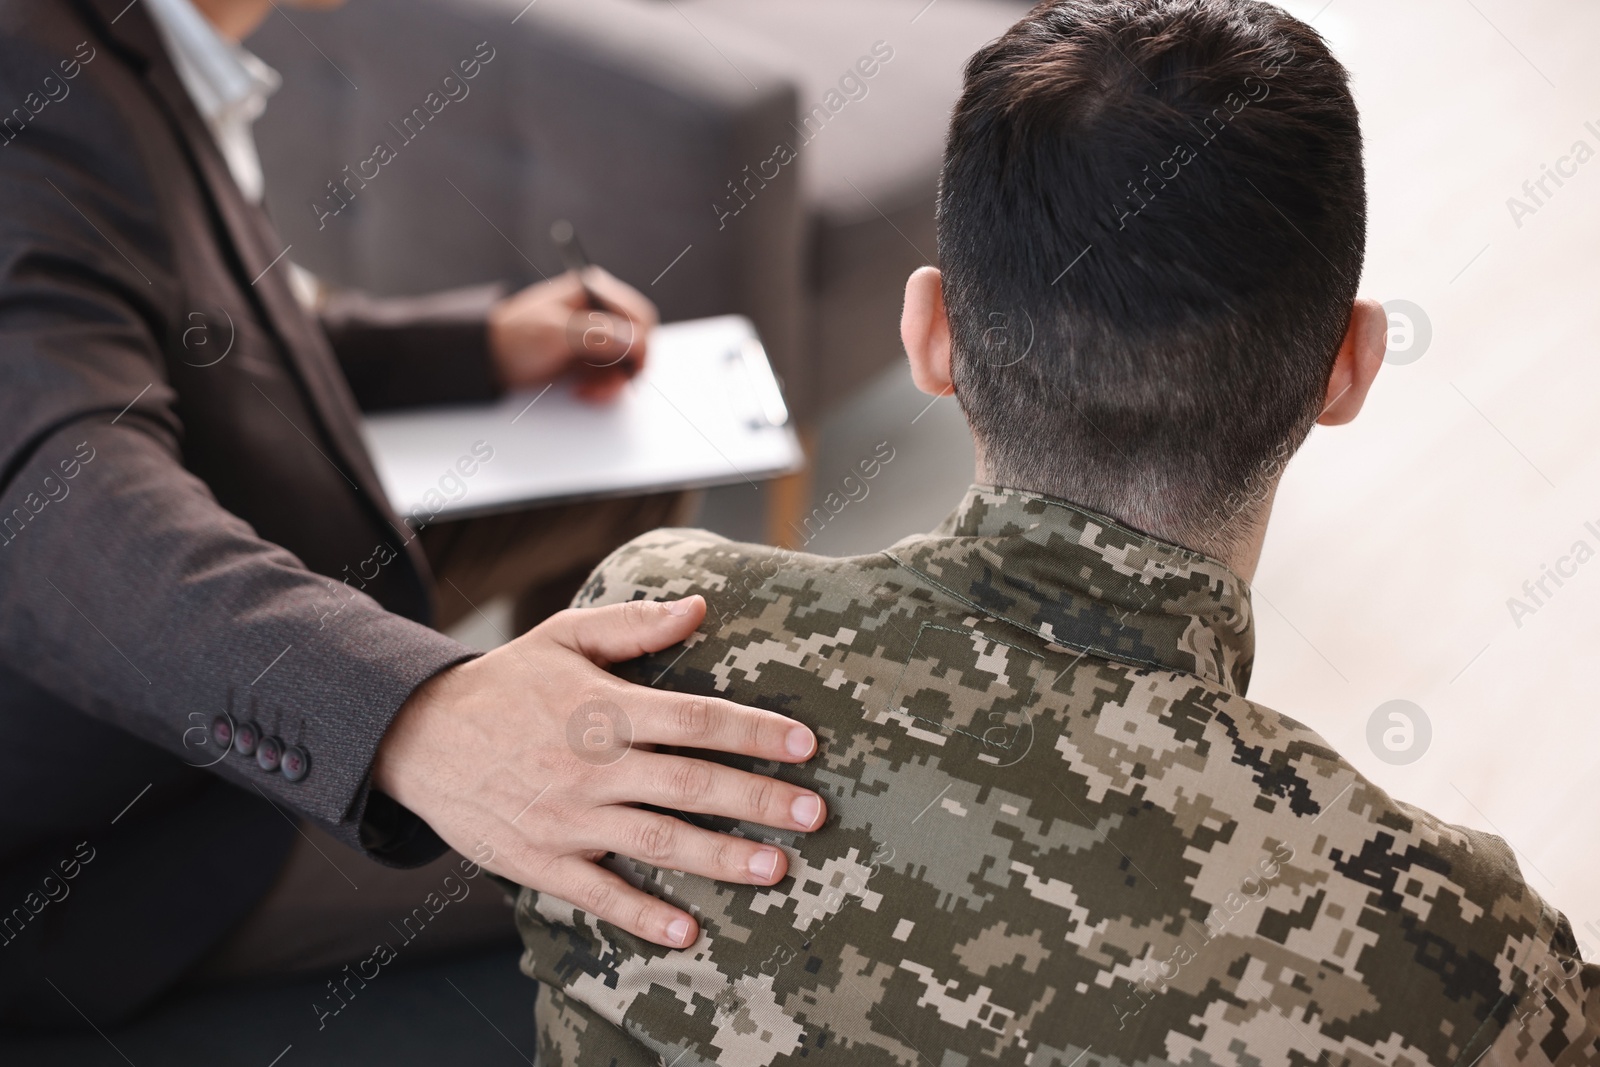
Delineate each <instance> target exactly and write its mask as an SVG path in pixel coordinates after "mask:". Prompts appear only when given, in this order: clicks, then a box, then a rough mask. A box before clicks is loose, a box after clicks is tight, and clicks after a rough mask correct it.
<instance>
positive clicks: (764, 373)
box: [728, 336, 789, 429]
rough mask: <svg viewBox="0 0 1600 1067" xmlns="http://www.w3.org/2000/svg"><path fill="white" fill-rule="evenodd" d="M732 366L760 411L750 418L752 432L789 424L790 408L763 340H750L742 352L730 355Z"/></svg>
mask: <svg viewBox="0 0 1600 1067" xmlns="http://www.w3.org/2000/svg"><path fill="white" fill-rule="evenodd" d="M728 362H729V363H730V364H731V365H733V366H735V367H738V368H739V373H740V375H741V376H742V377H743V378H744V381H745V386H746V388H747V389H748V391H749V393H750V394H751V399H752V401H753V402H754V406H755V407H756V409H757V410H756V412H755V414H753V415H752V416H751V417H750V426H751V428H752V429H760V428H761V427H762V426H783V425H785V424H786V423H788V421H789V406H788V405H787V404H785V403H784V402H783V390H781V389H779V388H778V379H777V377H776V376H775V375H774V374H773V373H772V363H771V362H770V361H769V360H768V359H767V350H766V346H764V345H763V344H762V343H761V339H760V338H759V337H753V336H752V337H746V338H745V339H744V340H743V341H741V342H740V343H739V347H738V348H736V349H734V350H733V351H731V352H729V353H728Z"/></svg>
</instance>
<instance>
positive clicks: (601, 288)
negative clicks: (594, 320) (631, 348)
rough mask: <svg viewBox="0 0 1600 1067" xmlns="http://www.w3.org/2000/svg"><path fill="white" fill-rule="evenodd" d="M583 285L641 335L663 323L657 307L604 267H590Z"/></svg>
mask: <svg viewBox="0 0 1600 1067" xmlns="http://www.w3.org/2000/svg"><path fill="white" fill-rule="evenodd" d="M583 284H584V285H586V286H588V288H589V291H590V292H592V293H593V294H594V295H595V296H597V297H599V298H600V301H601V303H603V304H605V305H606V307H607V308H608V309H609V310H611V311H615V312H616V313H617V314H619V315H622V316H624V317H626V318H627V319H628V320H629V321H631V322H632V323H633V324H634V327H635V328H636V329H637V330H638V331H639V333H640V334H641V335H642V334H646V333H649V332H650V331H651V330H652V329H654V328H655V326H656V324H657V323H658V322H660V321H661V317H660V314H659V313H658V312H657V311H656V306H655V304H653V303H652V302H651V301H650V298H649V297H647V296H645V295H644V294H643V293H641V292H639V290H637V289H635V288H634V287H633V286H631V285H629V284H627V283H626V282H624V281H621V280H620V279H618V278H617V277H616V276H615V275H613V274H611V273H610V272H609V271H607V270H606V269H605V268H603V267H590V268H589V269H588V270H586V271H584V272H583Z"/></svg>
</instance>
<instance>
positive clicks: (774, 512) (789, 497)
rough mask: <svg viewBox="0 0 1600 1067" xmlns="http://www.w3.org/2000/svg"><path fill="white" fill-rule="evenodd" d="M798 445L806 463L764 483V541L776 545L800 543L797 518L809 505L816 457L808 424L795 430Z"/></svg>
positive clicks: (792, 546) (814, 443)
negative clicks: (797, 432) (794, 471)
mask: <svg viewBox="0 0 1600 1067" xmlns="http://www.w3.org/2000/svg"><path fill="white" fill-rule="evenodd" d="M799 434H800V447H801V448H802V449H804V451H805V454H806V465H805V467H803V468H802V469H801V470H800V471H799V472H797V473H795V474H788V475H785V476H784V477H782V478H776V479H774V480H773V481H771V482H769V483H767V491H768V496H767V543H768V544H770V545H777V546H778V547H779V548H799V547H800V546H801V544H802V543H803V542H804V537H805V534H804V530H803V529H802V527H801V525H800V524H801V520H802V519H803V518H804V516H805V514H806V511H807V510H808V509H809V508H810V506H811V486H812V477H811V469H812V466H813V464H814V463H815V461H816V458H817V450H816V440H817V439H816V434H815V433H814V432H813V431H812V430H811V428H810V427H806V426H802V427H800V429H799Z"/></svg>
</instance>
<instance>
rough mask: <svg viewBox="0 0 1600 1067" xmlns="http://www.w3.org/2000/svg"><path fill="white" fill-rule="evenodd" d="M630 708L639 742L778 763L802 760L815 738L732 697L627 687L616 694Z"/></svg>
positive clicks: (813, 750)
mask: <svg viewBox="0 0 1600 1067" xmlns="http://www.w3.org/2000/svg"><path fill="white" fill-rule="evenodd" d="M618 699H619V701H622V700H626V701H627V703H626V705H625V706H627V707H628V708H629V709H630V718H631V722H632V726H633V736H634V740H635V741H637V742H639V743H641V744H651V745H671V746H673V747H676V748H698V749H704V750H706V751H708V752H730V753H733V754H735V755H740V756H750V757H752V758H753V759H764V760H775V761H777V762H779V763H804V762H805V761H806V760H808V759H810V758H811V757H812V756H813V755H814V754H815V753H816V751H817V738H816V735H815V734H813V733H812V732H811V731H810V730H809V729H808V728H806V727H805V726H804V725H802V724H801V723H798V722H795V721H794V720H793V719H790V718H786V717H785V716H782V715H778V714H776V713H775V712H771V711H760V710H758V709H756V708H747V707H745V706H744V705H742V704H735V703H733V702H732V701H731V700H718V699H717V698H715V697H702V696H695V695H693V694H689V693H668V692H663V691H662V690H659V689H645V688H642V687H630V691H627V692H625V693H624V694H623V696H622V697H619V698H618Z"/></svg>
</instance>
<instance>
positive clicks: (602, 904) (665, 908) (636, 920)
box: [525, 816, 700, 948]
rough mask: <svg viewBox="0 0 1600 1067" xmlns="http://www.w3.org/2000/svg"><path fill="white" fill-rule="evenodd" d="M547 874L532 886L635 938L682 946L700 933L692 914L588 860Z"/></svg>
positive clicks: (554, 868)
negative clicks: (538, 883) (542, 883)
mask: <svg viewBox="0 0 1600 1067" xmlns="http://www.w3.org/2000/svg"><path fill="white" fill-rule="evenodd" d="M660 817H661V816H658V818H660ZM548 875H549V877H548V878H541V879H540V881H541V882H546V883H547V884H544V885H537V884H535V885H533V888H535V889H537V890H539V891H540V892H542V893H549V894H551V895H552V896H557V897H560V898H561V899H562V900H565V901H567V902H569V903H571V904H575V905H577V906H578V907H580V908H582V909H583V910H584V911H586V912H588V913H589V914H591V915H593V916H595V917H596V918H599V919H604V920H605V921H606V922H608V923H610V924H611V925H613V926H616V927H620V928H621V929H623V930H626V931H627V932H628V933H630V934H633V935H634V936H635V937H641V938H643V939H644V940H646V941H652V942H654V943H655V944H658V945H665V946H666V947H667V948H683V947H684V946H685V945H689V944H692V943H693V942H694V940H695V938H697V937H699V936H700V926H699V924H698V923H696V922H695V920H694V916H692V915H690V914H689V913H688V912H685V911H683V910H681V909H679V908H675V907H673V906H672V905H671V904H668V903H666V902H665V901H662V900H657V899H656V898H655V897H652V896H651V895H650V894H648V893H645V892H642V891H640V890H638V889H635V888H634V887H633V886H631V885H629V884H628V883H627V882H625V881H623V880H622V879H621V878H619V877H618V876H617V875H615V874H613V873H612V872H610V871H608V870H606V869H605V868H604V867H600V866H598V865H596V864H593V863H590V862H588V861H587V860H581V859H578V858H576V857H573V858H571V859H568V860H564V861H562V862H561V863H559V864H554V865H552V867H551V869H550V870H549V872H548ZM525 884H532V883H525Z"/></svg>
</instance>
